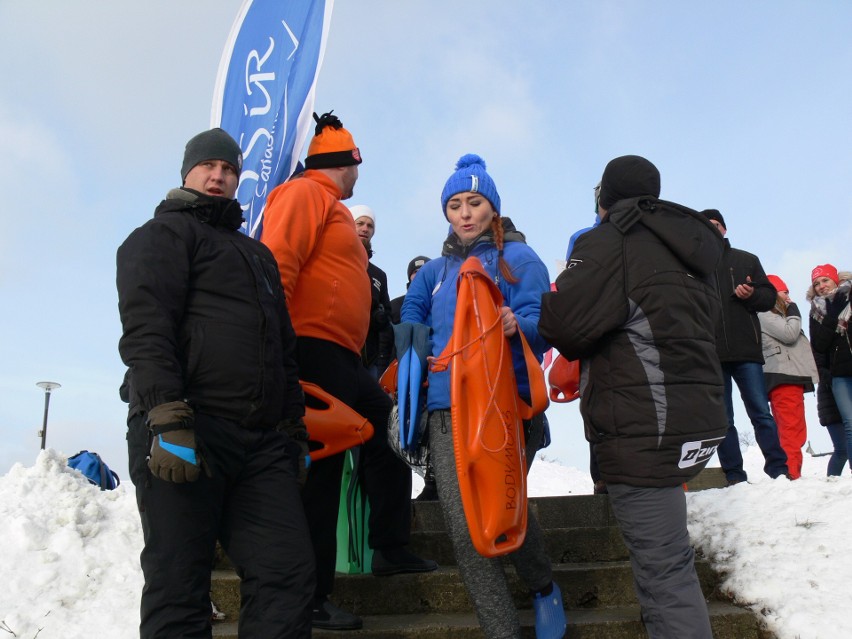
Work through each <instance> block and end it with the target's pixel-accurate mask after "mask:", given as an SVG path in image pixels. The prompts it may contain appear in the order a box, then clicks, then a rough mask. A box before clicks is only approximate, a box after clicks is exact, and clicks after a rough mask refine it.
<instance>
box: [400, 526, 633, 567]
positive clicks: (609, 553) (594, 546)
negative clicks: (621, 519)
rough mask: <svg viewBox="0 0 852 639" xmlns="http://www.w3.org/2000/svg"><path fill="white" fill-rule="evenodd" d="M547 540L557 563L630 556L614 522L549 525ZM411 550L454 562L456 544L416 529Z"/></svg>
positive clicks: (445, 563) (438, 534) (440, 534)
mask: <svg viewBox="0 0 852 639" xmlns="http://www.w3.org/2000/svg"><path fill="white" fill-rule="evenodd" d="M543 533H544V543H545V548H546V549H547V553H548V555H549V556H550V558H551V561H553V562H554V563H572V562H586V561H622V560H625V559H627V558H628V553H627V547H626V546H625V545H624V540H623V539H622V537H621V531H620V530H619V529H618V528H616V527H614V526H606V527H600V526H598V527H584V528H550V529H545V530H544V531H543ZM409 548H410V550H411V551H412V552H413V553H415V554H417V555H419V556H420V557H427V558H429V559H433V560H434V561H437V562H438V564H439V565H441V566H454V565H455V564H456V558H455V555H454V553H453V544H452V542H451V541H450V538H449V537H448V536H447V534H446V533H445V532H443V531H434V530H433V531H415V532H413V533H412V534H411V544H410V546H409Z"/></svg>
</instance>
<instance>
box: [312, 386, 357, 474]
mask: <svg viewBox="0 0 852 639" xmlns="http://www.w3.org/2000/svg"><path fill="white" fill-rule="evenodd" d="M299 383H300V384H301V385H302V391H303V392H304V393H305V426H306V427H307V429H308V437H309V441H310V444H309V446H310V449H311V452H310V455H311V461H316V460H318V459H323V458H324V457H330V456H331V455H336V454H337V453H342V452H343V451H344V450H347V449H349V448H352V447H353V446H359V445H361V444H363V443H364V442H366V441H367V440H369V439H370V438H371V437H372V436H373V425H372V424H371V423H370V422H369V420H367V418H366V417H364V416H362V415H360V414H359V413H357V412H355V411H354V410H352V409H351V408H350V407H349V406H347V405H346V404H344V403H343V402H341V401H340V400H339V399H337V398H336V397H335V396H334V395H330V394H329V393H327V392H325V391H324V390H323V389H322V388H320V387H319V386H317V385H316V384H312V383H311V382H305V381H301V380H300V381H299ZM317 444H319V445H320V447H319V448H316V445H317Z"/></svg>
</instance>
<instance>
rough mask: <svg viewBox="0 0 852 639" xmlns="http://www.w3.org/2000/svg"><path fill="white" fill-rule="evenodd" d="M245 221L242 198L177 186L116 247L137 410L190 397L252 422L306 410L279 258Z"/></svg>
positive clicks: (126, 356) (125, 347)
mask: <svg viewBox="0 0 852 639" xmlns="http://www.w3.org/2000/svg"><path fill="white" fill-rule="evenodd" d="M240 221H241V212H240V208H239V202H237V201H236V200H228V199H225V198H218V197H209V196H205V195H202V194H200V193H197V192H195V191H191V190H188V189H174V190H172V191H171V192H169V195H168V198H167V199H166V200H164V201H163V202H162V203H161V204H160V205H159V206H158V207H157V210H156V212H155V213H154V218H153V219H152V220H149V221H148V222H147V223H145V224H144V225H143V226H141V227H139V228H138V229H136V230H135V231H133V232H132V233H131V234H130V236H129V237H128V238H127V239H126V240H125V241H124V243H123V244H122V245H121V247H120V248H119V249H118V255H117V266H118V270H117V278H116V283H117V287H118V308H119V313H120V315H121V323H122V327H123V334H122V336H121V339H120V341H119V346H118V348H119V352H120V354H121V358H122V360H123V361H124V363H125V364H126V365H127V366H128V367H129V369H130V370H129V376H128V380H127V381H128V382H129V397H128V400H129V401H130V404H131V411H137V412H138V411H141V412H147V411H149V410H150V409H151V408H152V407H154V406H156V405H158V404H163V403H165V402H171V401H175V400H183V399H185V400H187V401H188V402H189V404H190V406H192V407H193V409H194V410H196V411H198V412H203V413H207V414H209V415H214V416H219V417H224V418H226V419H231V420H233V421H235V422H238V423H240V424H241V425H242V426H245V427H247V428H271V427H274V426H275V425H276V424H277V423H278V421H280V420H281V419H282V418H284V417H299V416H301V415H303V414H304V397H303V395H302V391H301V387H300V386H299V381H298V371H297V368H296V363H295V359H294V357H293V349H294V347H295V334H294V333H293V327H292V325H291V324H290V316H289V314H288V313H287V307H286V305H285V301H284V290H283V288H282V287H281V279H280V276H279V274H278V266H277V263H276V262H275V258H274V257H273V256H272V253H270V251H269V249H268V248H266V246H264V245H263V244H261V243H260V242H258V241H256V240H253V239H251V238H249V237H247V236H246V235H244V234H243V233H240V232H239V231H237V230H236V229H238V228H239V225H240Z"/></svg>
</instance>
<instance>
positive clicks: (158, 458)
mask: <svg viewBox="0 0 852 639" xmlns="http://www.w3.org/2000/svg"><path fill="white" fill-rule="evenodd" d="M193 422H194V416H193V412H192V409H191V408H190V407H189V406H188V405H187V404H186V402H180V401H178V402H168V403H166V404H160V405H159V406H155V407H154V408H152V409H151V410H150V411H149V413H148V428H149V429H150V430H151V433H152V434H153V440H152V442H151V454H150V456H149V457H148V468H150V469H151V472H152V473H153V474H154V476H155V477H158V478H160V479H162V480H164V481H170V482H174V483H175V484H182V483H184V482H188V481H195V480H196V479H198V475H199V472H200V470H201V467H202V465H203V464H204V460H203V459H202V457H201V454H200V452H199V451H198V444H197V443H196V441H195V430H194V429H193V428H192V425H193Z"/></svg>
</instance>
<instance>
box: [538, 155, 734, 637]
mask: <svg viewBox="0 0 852 639" xmlns="http://www.w3.org/2000/svg"><path fill="white" fill-rule="evenodd" d="M659 193H660V174H659V172H658V171H657V169H656V167H655V166H654V165H653V164H651V163H650V162H649V161H648V160H646V159H645V158H641V157H638V156H623V157H619V158H615V159H614V160H612V161H611V162H610V163H609V164H607V166H606V169H605V170H604V173H603V178H602V180H601V190H600V201H599V213H600V217H601V224H600V225H599V226H598V227H596V228H594V229H591V230H589V231H587V232H586V233H584V234H583V235H582V236H580V237H579V239H577V242H576V244H575V245H574V249H573V251H572V253H571V256H570V259H569V261H568V264H567V266H566V268H565V270H564V271H563V272H562V273H561V274H560V275H559V277H558V278H557V280H556V287H557V291H556V292H555V293H546V294H545V295H544V296H543V297H542V306H541V319H540V321H539V331H540V333H541V334H542V336H544V338H545V339H547V340H548V341H549V342H550V343H551V344H553V345H554V346H555V347H556V348H557V349H558V350H559V352H560V353H562V355H564V356H565V357H567V358H568V359H580V360H581V362H582V374H581V390H580V397H581V399H580V411H581V412H582V414H583V421H584V423H585V427H586V438H587V439H588V440H589V441H590V442H592V443H593V444H594V454H595V456H596V458H597V461H598V465H599V468H600V473H601V477H602V479H603V480H604V481H605V482H606V484H607V488H608V491H609V498H610V504H611V505H612V508H613V512H614V514H615V516H616V519H617V520H618V522H619V526H620V527H621V531H622V534H623V536H624V540H625V542H626V544H627V547H628V550H629V551H630V558H631V563H632V566H633V574H634V580H635V584H636V594H637V597H638V599H639V603H640V605H641V607H642V618H643V620H644V622H645V626H646V629H647V631H648V636H649V637H650V638H651V639H662V638H667V639H668V638H671V637H689V638H690V639H711V637H712V632H711V629H710V620H709V617H708V613H707V606H706V603H705V600H704V595H703V594H702V592H701V587H700V585H699V582H698V578H697V576H696V573H695V565H694V553H693V550H692V547H691V546H690V543H689V533H688V531H687V528H686V498H685V496H684V491H683V488H682V484H683V483H684V482H686V481H688V480H689V479H690V478H692V477H694V476H695V475H696V474H697V473H698V472H699V471H700V470H701V469H702V468H704V466H705V465H706V463H707V461H708V460H709V459H710V458H711V457H712V456H713V453H714V452H715V450H716V446H717V445H718V444H719V442H721V441H722V438H723V436H724V434H725V426H724V415H725V413H724V403H723V399H722V390H723V387H722V375H721V371H720V369H719V361H718V359H717V358H716V354H715V349H714V328H715V324H716V318H717V315H718V313H719V301H718V298H717V296H716V293H715V291H714V290H713V286H712V284H711V282H710V278H711V277H712V274H713V269H714V268H715V266H716V263H717V262H718V260H719V257H720V256H721V253H722V243H721V241H720V238H719V236H718V235H717V234H716V233H715V232H714V231H713V228H712V227H711V226H710V224H709V223H708V222H707V221H706V220H704V219H703V218H701V217H700V216H699V215H698V214H697V213H696V212H695V211H692V210H690V209H687V208H686V207H682V206H680V205H678V204H674V203H671V202H664V201H662V200H659V199H658V197H659Z"/></svg>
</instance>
